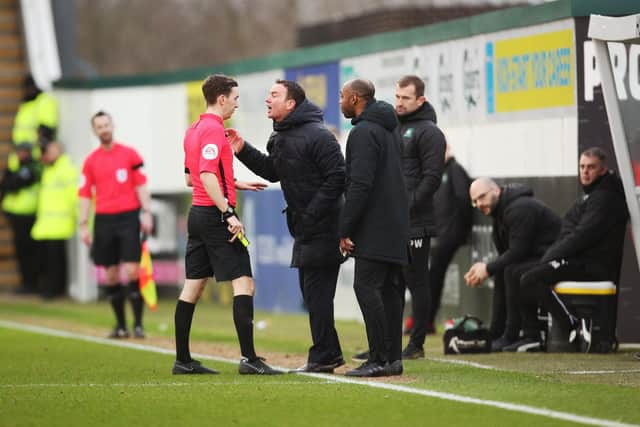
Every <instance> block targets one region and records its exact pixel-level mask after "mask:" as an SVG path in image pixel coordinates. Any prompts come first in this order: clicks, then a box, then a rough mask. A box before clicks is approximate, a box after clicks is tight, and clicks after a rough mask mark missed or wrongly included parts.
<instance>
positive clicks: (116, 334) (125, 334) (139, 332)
mask: <svg viewBox="0 0 640 427" xmlns="http://www.w3.org/2000/svg"><path fill="white" fill-rule="evenodd" d="M130 336H131V333H130V332H129V330H128V329H127V328H121V327H120V326H116V327H115V328H114V330H113V331H111V333H110V334H109V338H115V339H123V338H129V337H130ZM133 337H134V338H144V337H145V335H144V329H143V328H142V326H136V327H134V328H133Z"/></svg>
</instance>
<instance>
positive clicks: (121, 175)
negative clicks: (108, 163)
mask: <svg viewBox="0 0 640 427" xmlns="http://www.w3.org/2000/svg"><path fill="white" fill-rule="evenodd" d="M127 176H128V174H127V170H126V169H124V168H120V169H118V170H116V180H117V181H118V182H119V183H123V182H126V181H127Z"/></svg>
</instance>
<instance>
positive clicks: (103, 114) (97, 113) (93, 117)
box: [91, 110, 113, 126]
mask: <svg viewBox="0 0 640 427" xmlns="http://www.w3.org/2000/svg"><path fill="white" fill-rule="evenodd" d="M98 117H109V120H110V121H113V119H112V118H111V114H109V113H107V112H106V111H104V110H98V111H97V112H96V113H95V114H94V115H93V116H91V126H93V121H94V120H95V119H97V118H98Z"/></svg>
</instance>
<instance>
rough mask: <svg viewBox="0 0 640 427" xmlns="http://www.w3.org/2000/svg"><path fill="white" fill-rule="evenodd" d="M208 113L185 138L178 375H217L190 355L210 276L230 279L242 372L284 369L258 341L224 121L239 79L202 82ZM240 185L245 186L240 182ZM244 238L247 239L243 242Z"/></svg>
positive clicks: (267, 372)
mask: <svg viewBox="0 0 640 427" xmlns="http://www.w3.org/2000/svg"><path fill="white" fill-rule="evenodd" d="M202 93H203V95H204V98H205V100H206V102H207V110H206V112H205V114H202V115H200V119H199V120H198V121H197V122H195V123H193V125H191V127H190V128H189V129H187V132H186V134H185V137H184V154H185V161H184V167H185V182H186V184H187V186H189V187H192V188H193V198H192V206H191V209H190V210H189V218H188V222H187V230H188V233H189V239H188V241H187V251H186V256H185V273H186V280H185V283H184V288H183V289H182V293H181V294H180V297H179V298H178V303H177V304H176V312H175V331H176V361H175V363H174V365H173V371H172V372H173V374H216V373H218V372H217V371H215V370H213V369H209V368H207V367H205V366H203V365H202V364H201V363H200V362H199V361H197V360H194V359H192V358H191V353H190V351H189V333H190V330H191V321H192V319H193V312H194V309H195V306H196V303H197V302H198V299H199V298H200V295H202V291H203V290H204V287H205V285H206V283H207V280H208V279H209V278H210V277H211V276H213V275H214V274H215V277H216V280H217V281H218V282H223V281H231V286H232V287H233V322H234V324H235V327H236V332H237V334H238V340H239V341H240V351H241V353H242V359H241V360H240V366H239V372H240V374H259V375H273V374H280V373H281V372H280V371H277V370H275V369H273V368H271V367H270V366H269V365H267V364H266V363H264V361H263V360H264V359H262V358H260V357H258V356H257V355H256V352H255V349H254V345H253V294H254V290H255V286H254V282H253V278H252V273H251V263H250V260H249V252H248V251H247V247H246V246H245V244H246V240H244V237H243V236H242V235H241V233H244V227H243V225H242V223H241V222H240V220H239V219H238V217H237V216H236V213H235V211H234V208H235V206H236V185H237V184H236V182H235V180H234V176H233V151H232V150H231V144H230V143H229V142H228V141H227V137H226V135H225V130H224V125H223V120H226V119H229V118H230V117H231V116H232V115H233V113H234V112H235V110H236V108H238V98H239V94H238V83H237V82H236V81H235V80H233V79H231V78H229V77H227V76H224V75H212V76H209V77H207V79H206V80H205V81H204V83H203V84H202ZM238 187H239V188H242V187H240V186H238ZM243 240H244V243H243Z"/></svg>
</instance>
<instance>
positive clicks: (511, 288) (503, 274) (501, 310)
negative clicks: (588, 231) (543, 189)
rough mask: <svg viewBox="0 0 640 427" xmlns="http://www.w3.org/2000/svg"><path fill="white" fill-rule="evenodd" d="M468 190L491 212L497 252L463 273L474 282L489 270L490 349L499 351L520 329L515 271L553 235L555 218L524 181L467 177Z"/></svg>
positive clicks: (537, 256)
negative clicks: (491, 290)
mask: <svg viewBox="0 0 640 427" xmlns="http://www.w3.org/2000/svg"><path fill="white" fill-rule="evenodd" d="M469 196H470V197H471V202H472V204H473V206H475V207H476V208H478V210H479V211H480V212H482V213H483V214H484V215H487V216H489V215H491V216H492V217H493V243H494V244H495V246H496V249H497V251H498V254H499V256H498V258H496V259H495V260H493V261H492V262H490V263H483V262H477V263H475V264H474V265H472V266H471V268H470V269H469V271H468V272H467V273H466V274H465V275H464V279H465V281H466V283H467V285H469V286H472V287H475V286H479V285H481V284H482V282H484V281H485V280H486V279H487V278H489V276H494V280H495V281H494V283H495V289H494V293H493V306H492V309H491V311H492V318H491V335H492V337H493V339H494V341H493V342H492V343H491V349H492V351H502V350H503V349H504V348H505V347H507V346H509V345H510V344H513V343H514V342H517V341H518V336H519V333H520V325H521V320H520V315H519V309H518V301H519V298H518V295H517V291H518V289H519V288H520V277H521V276H522V274H524V273H525V272H526V271H527V270H528V269H529V268H531V267H532V266H533V265H535V263H536V262H537V261H538V260H539V259H540V257H541V256H542V254H544V252H545V250H546V249H547V248H548V247H549V245H551V243H553V241H554V240H555V239H556V237H557V235H558V232H559V230H560V218H559V217H558V216H557V215H556V214H555V213H553V211H552V210H551V209H549V207H547V206H546V205H545V204H544V203H542V202H541V201H539V200H537V199H535V198H534V197H533V191H532V190H531V189H530V188H528V187H526V186H524V185H519V184H512V185H511V186H506V187H500V186H498V184H496V183H495V181H493V180H492V179H491V178H486V177H483V178H478V179H476V180H475V181H473V182H472V183H471V187H470V188H469ZM537 349H539V346H538V347H535V346H530V347H528V348H526V349H521V351H527V350H529V351H535V350H537Z"/></svg>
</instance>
